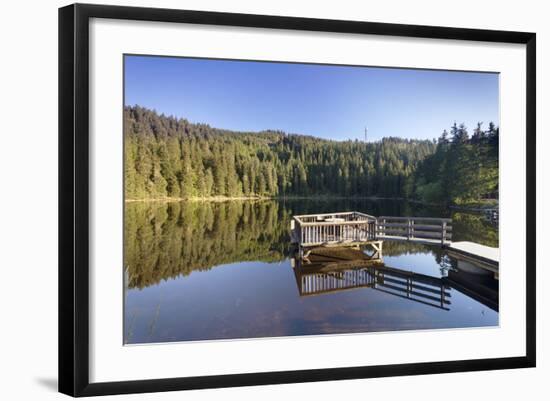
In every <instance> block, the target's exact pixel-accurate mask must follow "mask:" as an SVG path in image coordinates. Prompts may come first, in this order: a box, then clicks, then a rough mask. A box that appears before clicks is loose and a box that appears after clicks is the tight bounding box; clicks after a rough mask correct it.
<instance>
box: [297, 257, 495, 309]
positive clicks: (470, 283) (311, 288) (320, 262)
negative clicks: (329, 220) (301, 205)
mask: <svg viewBox="0 0 550 401" xmlns="http://www.w3.org/2000/svg"><path fill="white" fill-rule="evenodd" d="M295 256H297V255H295ZM291 266H292V267H293V269H294V275H295V277H296V284H297V286H298V292H299V294H300V296H314V295H322V294H328V293H335V292H339V291H348V290H352V289H357V288H371V289H374V290H377V291H381V292H384V293H387V294H390V295H394V296H396V297H400V298H404V299H407V300H410V301H413V302H418V303H421V304H424V305H428V306H432V307H435V308H440V309H443V310H450V309H451V305H452V302H451V293H450V289H451V288H453V289H456V290H458V291H460V292H462V293H465V294H467V295H468V296H470V297H472V298H474V299H476V300H477V301H478V302H481V303H483V304H484V305H485V306H487V307H489V308H491V309H492V310H494V311H498V282H496V280H494V279H493V278H491V277H490V278H487V275H488V273H487V272H486V271H484V270H483V269H482V268H481V267H478V266H475V265H473V264H471V263H469V262H467V265H465V264H463V263H461V261H458V263H456V267H454V268H453V267H452V266H449V268H448V269H445V270H446V271H447V272H448V276H446V277H441V278H438V277H432V276H428V275H425V274H420V273H415V272H413V271H407V270H403V269H396V268H392V267H390V266H386V265H384V263H383V261H382V260H380V259H374V260H373V259H371V258H370V257H369V256H368V255H366V254H365V253H364V252H363V251H361V250H358V249H348V248H340V249H338V248H316V249H313V250H312V251H311V252H310V253H309V255H308V256H307V257H306V258H303V259H302V258H299V257H294V258H293V259H292V261H291ZM459 266H467V267H468V269H469V270H470V271H469V272H467V271H464V270H462V271H461V270H459Z"/></svg>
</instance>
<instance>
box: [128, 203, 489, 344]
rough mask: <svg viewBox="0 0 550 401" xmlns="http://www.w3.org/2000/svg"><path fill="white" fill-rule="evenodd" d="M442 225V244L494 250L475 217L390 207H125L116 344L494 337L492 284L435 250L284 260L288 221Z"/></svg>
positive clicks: (397, 246) (400, 247)
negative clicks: (382, 218)
mask: <svg viewBox="0 0 550 401" xmlns="http://www.w3.org/2000/svg"><path fill="white" fill-rule="evenodd" d="M352 210H356V211H360V212H364V213H368V214H371V215H375V216H379V215H388V216H419V217H420V216H422V217H452V218H453V241H474V242H478V243H481V244H484V245H488V246H493V247H498V228H497V227H496V226H494V225H492V224H491V223H489V222H487V221H486V220H485V219H484V217H483V216H482V215H479V214H474V213H465V212H457V211H451V210H448V209H443V208H435V207H427V206H423V205H420V204H415V203H409V202H404V201H393V200H367V199H360V200H359V199H331V200H313V199H294V200H286V201H284V200H257V201H227V202H128V203H126V210H125V299H124V342H125V344H139V343H158V342H170V341H191V340H216V339H236V338H257V337H275V336H295V335H316V334H338V333H357V332H380V331H394V330H419V329H443V328H466V327H484V326H496V325H498V323H499V317H498V280H496V279H495V278H494V277H493V273H491V272H488V271H486V270H483V269H480V268H478V267H477V266H475V265H472V264H470V263H466V262H464V261H461V260H456V259H454V258H452V257H450V256H449V255H448V254H447V253H446V252H445V251H443V250H442V249H441V248H440V247H438V246H426V245H419V244H412V243H407V242H391V241H384V249H383V254H384V258H383V264H377V265H373V266H361V267H349V266H347V267H344V268H339V266H338V264H336V266H335V264H334V263H332V264H330V265H327V264H326V263H324V262H323V261H320V262H319V263H312V264H309V265H306V264H304V263H303V262H302V261H300V260H299V259H297V258H296V257H295V252H294V249H293V248H292V246H291V244H290V238H289V226H290V219H291V217H292V216H293V215H299V214H308V213H324V212H326V213H328V212H342V211H352Z"/></svg>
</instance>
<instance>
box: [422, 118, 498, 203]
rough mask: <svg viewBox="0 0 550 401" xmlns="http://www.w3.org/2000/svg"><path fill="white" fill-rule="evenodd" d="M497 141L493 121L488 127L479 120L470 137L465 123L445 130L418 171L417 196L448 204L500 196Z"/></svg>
mask: <svg viewBox="0 0 550 401" xmlns="http://www.w3.org/2000/svg"><path fill="white" fill-rule="evenodd" d="M498 143H499V129H498V127H496V126H495V125H494V124H493V123H492V122H491V123H489V126H488V129H487V130H483V129H482V124H481V123H478V124H477V127H476V128H475V129H474V132H473V134H472V136H471V137H470V136H469V134H468V130H467V129H466V127H465V126H464V124H460V125H457V124H456V123H455V124H454V125H453V126H452V128H451V131H450V132H447V130H444V131H443V133H442V134H441V136H440V137H439V139H438V141H437V147H436V150H435V153H434V154H432V155H430V156H429V157H427V158H426V159H425V160H424V161H423V162H422V163H421V164H420V165H419V168H418V170H417V171H416V173H415V181H416V183H415V186H416V188H415V192H416V197H417V198H419V199H421V200H424V201H427V202H431V203H445V204H464V203H469V202H477V201H480V200H485V199H498Z"/></svg>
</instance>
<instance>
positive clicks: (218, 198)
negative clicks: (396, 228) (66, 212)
mask: <svg viewBox="0 0 550 401" xmlns="http://www.w3.org/2000/svg"><path fill="white" fill-rule="evenodd" d="M300 199H315V200H338V199H352V200H395V201H407V202H414V203H424V202H421V201H418V200H413V199H405V198H385V197H380V196H337V195H313V196H311V195H303V196H209V197H199V196H192V197H188V198H180V197H164V198H141V199H124V202H129V203H130V202H229V201H264V200H300ZM424 204H426V205H428V203H424Z"/></svg>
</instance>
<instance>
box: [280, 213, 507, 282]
mask: <svg viewBox="0 0 550 401" xmlns="http://www.w3.org/2000/svg"><path fill="white" fill-rule="evenodd" d="M452 231H453V226H452V220H451V219H448V218H438V217H394V216H380V217H375V216H371V215H369V214H366V213H361V212H355V211H353V212H339V213H324V214H309V215H301V216H293V218H292V220H291V223H290V237H291V241H292V242H293V243H295V244H297V245H298V247H299V250H300V254H301V255H302V257H303V256H307V255H308V252H309V251H308V250H309V249H311V248H314V247H358V246H364V247H365V248H370V249H371V250H372V251H373V252H374V255H375V256H376V257H377V258H379V259H382V244H383V241H409V242H414V243H420V244H425V245H438V246H441V247H443V248H445V249H446V250H447V251H448V252H449V253H450V254H451V256H453V257H455V258H457V259H462V260H466V261H470V262H476V263H477V264H481V265H483V266H484V267H486V268H487V269H489V270H491V271H493V272H495V274H496V275H498V264H499V263H498V262H499V250H498V248H491V247H488V246H484V245H480V244H476V243H473V242H466V241H461V242H452V241H451V239H452Z"/></svg>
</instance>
